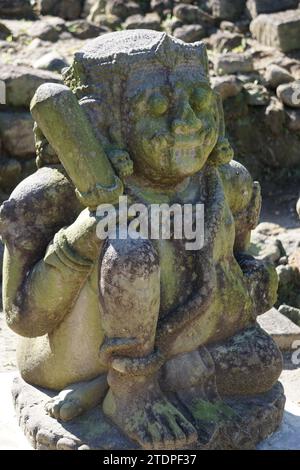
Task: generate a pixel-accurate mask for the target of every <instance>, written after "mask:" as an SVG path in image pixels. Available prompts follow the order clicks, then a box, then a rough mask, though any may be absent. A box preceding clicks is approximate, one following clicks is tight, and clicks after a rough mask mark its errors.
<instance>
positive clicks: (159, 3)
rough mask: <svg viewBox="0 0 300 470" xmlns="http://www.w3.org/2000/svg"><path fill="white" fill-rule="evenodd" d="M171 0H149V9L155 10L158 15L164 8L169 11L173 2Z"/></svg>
mask: <svg viewBox="0 0 300 470" xmlns="http://www.w3.org/2000/svg"><path fill="white" fill-rule="evenodd" d="M172 3H173V2H172V0H151V2H150V8H151V11H152V10H153V11H156V12H157V13H158V14H159V15H161V16H162V15H163V14H164V12H166V10H169V11H171V9H172V7H173V4H172Z"/></svg>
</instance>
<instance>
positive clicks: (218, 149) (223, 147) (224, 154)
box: [209, 93, 234, 166]
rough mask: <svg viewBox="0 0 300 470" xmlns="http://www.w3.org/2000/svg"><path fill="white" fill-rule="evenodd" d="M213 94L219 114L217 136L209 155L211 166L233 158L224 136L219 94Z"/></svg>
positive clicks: (223, 120)
mask: <svg viewBox="0 0 300 470" xmlns="http://www.w3.org/2000/svg"><path fill="white" fill-rule="evenodd" d="M215 96H216V100H217V107H218V114H219V138H218V141H217V143H216V145H215V148H214V149H213V151H212V153H211V154H210V156H209V163H210V165H213V166H219V165H225V164H226V163H229V162H230V160H232V159H233V156H234V151H233V148H232V146H231V144H230V143H229V141H228V139H227V138H226V137H225V118H224V110H223V103H222V98H221V95H220V94H219V93H215Z"/></svg>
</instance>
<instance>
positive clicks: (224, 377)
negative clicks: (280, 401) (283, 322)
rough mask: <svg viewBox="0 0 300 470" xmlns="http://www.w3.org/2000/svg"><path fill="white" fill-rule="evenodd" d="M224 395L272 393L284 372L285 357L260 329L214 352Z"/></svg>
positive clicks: (243, 333)
mask: <svg viewBox="0 0 300 470" xmlns="http://www.w3.org/2000/svg"><path fill="white" fill-rule="evenodd" d="M210 352H211V354H212V357H213V359H214V362H215V367H216V378H217V386H218V391H219V393H220V394H221V395H255V394H259V393H264V392H267V391H268V390H270V389H271V388H272V387H273V385H274V384H275V383H276V382H277V380H278V378H279V376H280V374H281V371H282V355H281V352H280V351H279V349H278V347H277V345H276V343H275V342H274V341H273V339H272V338H271V337H270V336H269V335H268V334H267V333H266V332H265V331H264V330H262V329H261V328H260V327H259V326H255V327H252V328H248V329H247V330H245V331H243V332H241V333H239V334H237V335H235V336H234V337H233V338H231V339H230V340H229V341H227V342H226V343H225V344H222V345H221V346H214V347H211V348H210Z"/></svg>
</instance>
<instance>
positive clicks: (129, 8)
mask: <svg viewBox="0 0 300 470" xmlns="http://www.w3.org/2000/svg"><path fill="white" fill-rule="evenodd" d="M105 11H106V13H107V14H108V15H115V16H118V17H119V18H121V19H122V20H125V19H126V18H127V17H128V16H132V15H138V14H140V13H142V12H141V8H140V6H139V4H138V2H133V1H126V2H124V1H123V0H107V2H106V7H105Z"/></svg>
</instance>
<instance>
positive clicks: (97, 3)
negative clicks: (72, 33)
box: [81, 0, 106, 18]
mask: <svg viewBox="0 0 300 470" xmlns="http://www.w3.org/2000/svg"><path fill="white" fill-rule="evenodd" d="M105 4H106V0H85V2H84V6H83V10H82V14H81V16H82V17H83V18H87V17H88V16H89V14H90V13H91V11H92V10H94V9H97V10H98V11H99V13H104V11H105Z"/></svg>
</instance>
